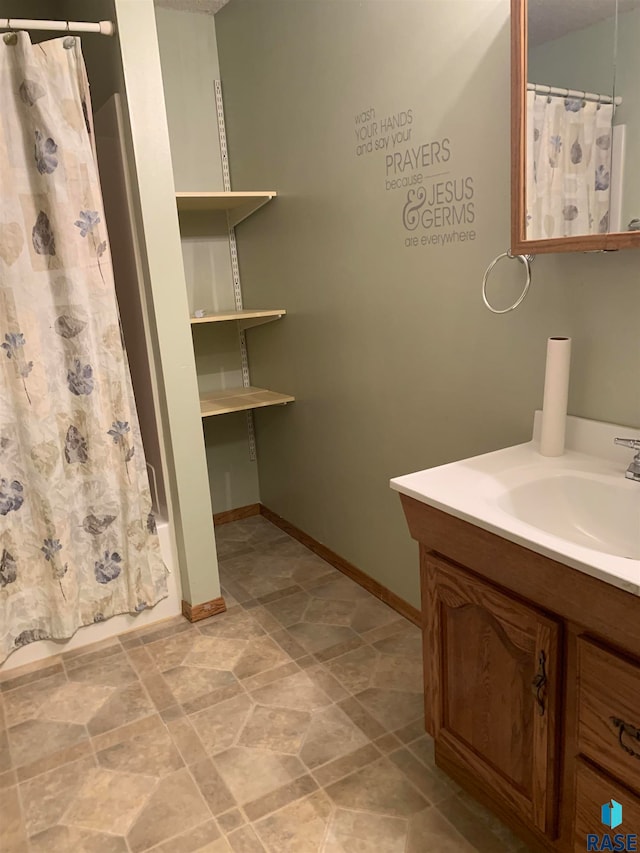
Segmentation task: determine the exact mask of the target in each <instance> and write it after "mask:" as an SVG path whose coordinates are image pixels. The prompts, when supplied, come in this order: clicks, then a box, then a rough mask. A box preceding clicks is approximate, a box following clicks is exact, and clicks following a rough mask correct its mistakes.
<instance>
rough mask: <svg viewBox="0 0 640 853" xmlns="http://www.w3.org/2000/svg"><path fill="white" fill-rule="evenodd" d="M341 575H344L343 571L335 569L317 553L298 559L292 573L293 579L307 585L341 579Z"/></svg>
mask: <svg viewBox="0 0 640 853" xmlns="http://www.w3.org/2000/svg"><path fill="white" fill-rule="evenodd" d="M307 553H308V552H307ZM341 577H343V574H342V572H339V571H338V570H337V569H334V568H333V566H331V565H329V563H327V562H325V561H324V560H323V559H322V558H321V557H317V556H315V555H312V556H311V557H304V558H300V559H299V560H297V562H296V566H295V568H294V570H293V572H292V573H291V579H292V580H294V581H295V582H296V583H300V584H304V585H305V586H317V585H319V584H323V583H330V582H331V581H334V580H339V579H340V578H341Z"/></svg>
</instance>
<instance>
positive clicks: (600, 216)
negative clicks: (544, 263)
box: [526, 92, 613, 240]
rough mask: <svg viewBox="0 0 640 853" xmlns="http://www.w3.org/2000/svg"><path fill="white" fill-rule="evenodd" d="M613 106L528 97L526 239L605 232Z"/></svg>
mask: <svg viewBox="0 0 640 853" xmlns="http://www.w3.org/2000/svg"><path fill="white" fill-rule="evenodd" d="M612 124H613V106H612V105H611V104H597V103H595V102H589V101H587V102H585V101H583V100H582V99H579V98H562V97H550V96H548V95H538V94H536V93H535V92H527V189H526V193H527V197H526V206H527V240H542V239H547V238H550V237H572V236H576V235H582V234H604V233H607V232H608V231H609V203H610V185H611V147H612Z"/></svg>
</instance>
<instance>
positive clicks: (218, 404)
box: [200, 387, 295, 418]
mask: <svg viewBox="0 0 640 853" xmlns="http://www.w3.org/2000/svg"><path fill="white" fill-rule="evenodd" d="M294 400H295V397H291V396H290V395H289V394H280V393H279V392H278V391H267V390H266V389H265V388H253V387H249V388H225V389H224V390H223V391H209V392H208V393H204V394H201V395H200V414H201V416H202V417H203V418H209V417H212V416H213V415H227V414H229V413H230V412H244V411H246V410H247V409H261V408H263V407H264V406H282V405H284V404H285V403H293V401H294Z"/></svg>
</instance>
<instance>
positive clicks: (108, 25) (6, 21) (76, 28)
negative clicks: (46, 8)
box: [0, 18, 116, 36]
mask: <svg viewBox="0 0 640 853" xmlns="http://www.w3.org/2000/svg"><path fill="white" fill-rule="evenodd" d="M0 30H9V31H12V30H51V31H57V30H59V31H60V32H64V33H71V32H76V33H99V34H100V35H102V36H113V35H115V33H116V27H115V24H114V23H113V21H95V22H88V21H34V20H29V19H28V18H0Z"/></svg>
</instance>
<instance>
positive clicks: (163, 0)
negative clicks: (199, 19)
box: [153, 0, 229, 15]
mask: <svg viewBox="0 0 640 853" xmlns="http://www.w3.org/2000/svg"><path fill="white" fill-rule="evenodd" d="M153 2H154V5H155V6H162V8H163V9H177V10H178V11H180V12H201V13H202V14H203V15H215V13H216V12H217V11H218V9H222V7H223V6H224V5H225V4H226V3H228V2H229V0H153Z"/></svg>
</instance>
